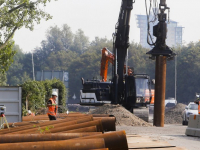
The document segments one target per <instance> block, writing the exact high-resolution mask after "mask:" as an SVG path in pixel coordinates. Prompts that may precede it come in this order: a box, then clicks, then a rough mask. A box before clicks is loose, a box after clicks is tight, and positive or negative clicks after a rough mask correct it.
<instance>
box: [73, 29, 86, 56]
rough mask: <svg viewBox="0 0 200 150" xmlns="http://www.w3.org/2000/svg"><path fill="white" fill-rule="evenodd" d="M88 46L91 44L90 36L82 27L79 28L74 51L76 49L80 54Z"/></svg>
mask: <svg viewBox="0 0 200 150" xmlns="http://www.w3.org/2000/svg"><path fill="white" fill-rule="evenodd" d="M88 46H89V39H88V37H87V36H85V34H84V32H83V31H82V30H81V29H78V31H77V32H76V34H75V37H74V43H73V47H72V51H75V52H77V53H78V54H83V53H85V52H86V50H87V49H88Z"/></svg>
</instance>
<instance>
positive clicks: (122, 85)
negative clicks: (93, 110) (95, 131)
mask: <svg viewBox="0 0 200 150" xmlns="http://www.w3.org/2000/svg"><path fill="white" fill-rule="evenodd" d="M133 3H134V1H133V0H122V3H121V8H120V13H119V17H118V22H117V24H116V27H115V33H114V34H113V53H112V52H111V51H109V50H108V49H107V48H103V49H102V59H101V71H100V76H101V77H102V79H99V80H98V79H92V80H87V81H85V80H84V79H83V78H82V85H83V88H82V90H80V105H91V106H99V105H104V104H113V105H115V104H120V105H122V106H123V107H125V108H126V109H127V110H129V111H130V112H132V113H133V114H134V115H136V116H137V117H139V118H141V119H143V120H145V121H147V122H148V121H149V107H148V106H149V105H150V104H151V101H152V91H151V84H152V82H151V79H150V76H149V75H147V74H135V73H134V71H133V68H131V67H129V66H128V65H127V61H128V59H127V52H128V47H129V45H130V44H129V29H130V25H129V22H130V16H131V10H132V9H133ZM109 63H111V64H112V79H111V81H107V71H108V65H109Z"/></svg>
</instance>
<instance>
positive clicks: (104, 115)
mask: <svg viewBox="0 0 200 150" xmlns="http://www.w3.org/2000/svg"><path fill="white" fill-rule="evenodd" d="M91 115H92V116H93V117H115V116H114V115H109V114H91Z"/></svg>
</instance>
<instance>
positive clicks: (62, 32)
mask: <svg viewBox="0 0 200 150" xmlns="http://www.w3.org/2000/svg"><path fill="white" fill-rule="evenodd" d="M73 37H74V35H73V33H72V31H71V29H70V27H69V26H68V25H67V24H64V25H63V26H62V28H61V29H60V28H59V27H58V26H54V27H50V29H49V30H47V34H46V38H47V40H43V41H42V42H41V47H37V48H35V52H34V60H35V66H36V67H37V68H36V70H41V69H42V67H43V66H44V65H45V63H46V61H45V60H46V59H47V58H48V57H49V55H50V54H51V53H52V52H53V53H54V54H57V53H58V52H60V51H66V52H68V51H70V48H71V46H72V44H73Z"/></svg>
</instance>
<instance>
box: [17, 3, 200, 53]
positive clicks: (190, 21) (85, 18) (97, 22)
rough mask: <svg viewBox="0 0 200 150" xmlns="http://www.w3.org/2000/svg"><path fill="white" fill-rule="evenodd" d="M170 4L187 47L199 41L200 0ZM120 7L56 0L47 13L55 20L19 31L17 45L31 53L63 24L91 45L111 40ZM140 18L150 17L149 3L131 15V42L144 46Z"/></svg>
mask: <svg viewBox="0 0 200 150" xmlns="http://www.w3.org/2000/svg"><path fill="white" fill-rule="evenodd" d="M151 1H152V0H151ZM158 2H160V1H159V0H158ZM147 3H149V0H147ZM166 3H167V6H168V7H170V15H169V16H170V19H171V20H174V21H176V22H178V23H179V24H178V25H179V26H182V27H184V30H183V43H185V44H187V43H189V42H191V41H194V42H197V41H199V40H200V28H199V27H200V9H199V7H200V0H190V1H189V0H166ZM120 6H121V0H57V1H53V0H52V2H51V3H48V4H47V6H46V7H45V8H44V10H45V11H46V12H48V13H49V14H51V15H52V16H53V19H51V20H48V21H41V23H40V24H39V25H37V24H36V25H35V28H34V30H33V31H29V30H28V29H25V28H21V29H19V30H18V31H16V33H15V35H14V40H15V44H17V45H19V46H20V48H21V49H22V50H23V52H31V51H33V50H34V48H36V47H40V46H41V41H42V40H46V31H47V30H48V29H49V28H50V27H51V26H55V25H57V26H58V27H61V26H62V25H63V24H67V25H68V26H69V27H70V28H71V30H72V32H73V33H74V34H75V33H76V31H77V30H78V29H82V30H83V31H84V33H85V35H86V36H88V37H89V40H90V41H92V40H94V38H95V37H101V38H104V37H107V38H108V39H111V38H112V34H113V33H114V30H115V24H116V22H117V20H118V16H119V11H120ZM165 12H166V13H167V11H165ZM138 14H140V15H146V10H145V0H135V3H134V4H133V10H132V12H131V19H130V36H129V37H130V38H129V39H130V41H134V42H137V43H139V42H140V40H139V37H140V31H139V28H137V22H136V15H138Z"/></svg>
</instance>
